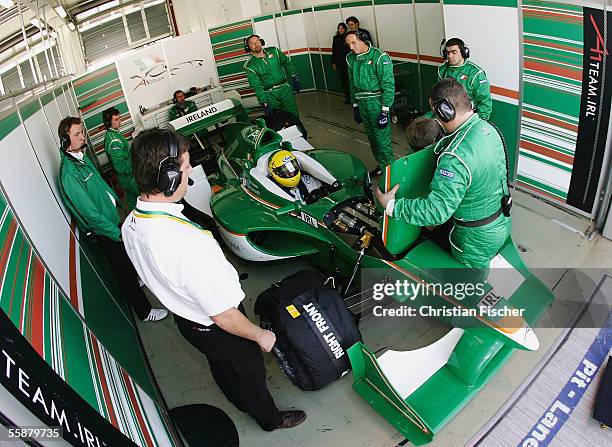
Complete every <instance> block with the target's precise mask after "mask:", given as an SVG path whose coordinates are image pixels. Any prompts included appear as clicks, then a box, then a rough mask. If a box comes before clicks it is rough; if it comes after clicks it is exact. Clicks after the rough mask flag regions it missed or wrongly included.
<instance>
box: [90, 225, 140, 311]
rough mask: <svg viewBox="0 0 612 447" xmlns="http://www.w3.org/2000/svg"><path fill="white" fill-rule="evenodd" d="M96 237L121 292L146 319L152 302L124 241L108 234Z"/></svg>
mask: <svg viewBox="0 0 612 447" xmlns="http://www.w3.org/2000/svg"><path fill="white" fill-rule="evenodd" d="M95 237H96V243H97V244H98V246H99V247H100V248H101V249H102V251H103V252H104V255H105V256H106V258H107V259H108V262H109V263H110V266H111V270H112V271H113V274H114V275H115V278H117V282H118V283H119V288H120V289H121V293H123V295H124V296H125V298H126V299H127V301H128V303H129V305H130V306H132V308H133V309H134V312H136V315H138V318H140V319H141V320H144V319H145V318H147V316H148V315H149V312H151V304H150V303H149V300H148V299H147V297H146V295H145V294H144V292H143V291H142V289H141V288H140V286H139V285H138V274H137V273H136V270H135V269H134V266H133V265H132V261H130V258H129V257H128V255H127V253H126V252H125V247H124V246H123V243H122V242H119V241H114V240H112V239H111V238H108V237H106V236H100V235H96V236H95Z"/></svg>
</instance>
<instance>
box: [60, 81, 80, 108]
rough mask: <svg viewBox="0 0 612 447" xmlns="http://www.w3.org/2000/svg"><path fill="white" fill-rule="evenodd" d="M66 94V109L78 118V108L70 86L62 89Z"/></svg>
mask: <svg viewBox="0 0 612 447" xmlns="http://www.w3.org/2000/svg"><path fill="white" fill-rule="evenodd" d="M63 89H64V91H65V92H66V101H67V102H68V109H69V110H70V114H71V115H72V116H79V107H78V105H77V100H76V96H74V90H72V87H71V86H68V85H65V86H64V87H63Z"/></svg>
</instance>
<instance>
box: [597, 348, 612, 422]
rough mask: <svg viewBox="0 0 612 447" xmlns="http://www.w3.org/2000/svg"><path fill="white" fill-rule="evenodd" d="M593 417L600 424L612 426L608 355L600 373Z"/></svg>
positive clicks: (610, 360)
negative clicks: (604, 366)
mask: <svg viewBox="0 0 612 447" xmlns="http://www.w3.org/2000/svg"><path fill="white" fill-rule="evenodd" d="M593 417H594V418H595V419H596V420H598V421H599V422H600V423H601V424H603V425H605V426H607V427H612V357H608V364H607V366H606V369H605V371H604V372H603V374H602V375H601V382H599V390H598V391H597V397H596V398H595V411H594V412H593Z"/></svg>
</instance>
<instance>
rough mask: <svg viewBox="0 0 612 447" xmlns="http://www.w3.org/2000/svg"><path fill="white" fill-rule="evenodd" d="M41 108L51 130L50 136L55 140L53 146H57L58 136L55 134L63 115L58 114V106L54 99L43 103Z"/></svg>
mask: <svg viewBox="0 0 612 447" xmlns="http://www.w3.org/2000/svg"><path fill="white" fill-rule="evenodd" d="M43 110H44V111H45V116H46V117H47V121H48V122H49V127H50V128H51V131H52V132H51V136H52V137H53V141H54V142H55V147H56V148H59V136H58V135H57V126H58V125H59V123H60V121H61V120H62V118H63V116H62V115H60V112H59V107H58V105H57V103H56V102H55V101H50V102H49V103H48V104H46V105H44V106H43Z"/></svg>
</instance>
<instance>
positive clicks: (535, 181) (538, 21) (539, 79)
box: [518, 0, 583, 204]
mask: <svg viewBox="0 0 612 447" xmlns="http://www.w3.org/2000/svg"><path fill="white" fill-rule="evenodd" d="M522 12H523V53H524V62H523V107H522V110H521V135H520V149H519V166H518V184H519V185H521V186H522V187H524V188H526V189H528V190H530V191H533V192H536V193H538V194H541V195H543V196H545V197H548V198H550V199H551V200H554V201H555V202H558V203H562V204H564V203H565V201H566V199H567V193H568V190H569V185H570V180H571V175H572V166H573V163H574V150H575V148H576V141H577V135H578V121H579V116H580V97H581V93H582V92H581V90H582V89H581V87H582V57H583V16H582V7H581V6H573V5H566V4H561V3H554V2H543V1H536V0H525V1H523V8H522Z"/></svg>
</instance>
